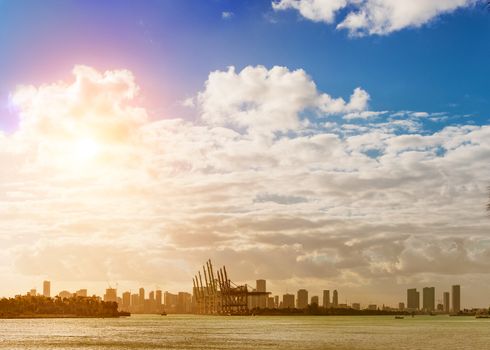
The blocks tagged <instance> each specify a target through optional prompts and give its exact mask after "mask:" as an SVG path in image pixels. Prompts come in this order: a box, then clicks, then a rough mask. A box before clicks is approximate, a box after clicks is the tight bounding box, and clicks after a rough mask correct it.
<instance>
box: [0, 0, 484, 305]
mask: <svg viewBox="0 0 490 350" xmlns="http://www.w3.org/2000/svg"><path fill="white" fill-rule="evenodd" d="M489 37H490V12H489V10H487V9H486V8H485V6H484V5H483V3H482V2H480V1H476V0H434V1H430V2H427V1H424V0H414V1H412V2H401V1H396V0H376V1H375V0H362V1H358V0H274V1H271V0H243V1H233V0H206V1H204V0H179V1H171V0H164V1H151V0H148V1H123V0H121V1H108V0H102V1H97V2H96V1H90V2H89V1H75V0H66V1H56V0H46V1H43V2H40V1H28V0H19V1H7V0H0V77H1V79H0V223H1V224H0V245H1V246H2V248H3V249H2V250H1V251H0V276H2V281H3V283H1V285H0V295H3V296H9V295H14V294H18V293H24V292H25V291H27V290H29V289H31V288H36V287H37V288H38V289H40V288H41V284H42V280H44V279H49V280H51V281H52V285H53V287H52V288H53V290H55V291H57V290H62V289H68V290H72V291H74V290H76V289H80V288H82V287H83V288H88V289H89V292H92V293H97V294H102V293H103V290H104V289H105V288H107V287H108V286H113V287H114V286H117V288H118V290H120V291H123V290H130V289H131V290H136V289H137V288H138V287H139V286H144V287H145V288H147V289H155V288H161V289H163V290H169V291H174V292H175V291H179V290H188V291H190V289H191V285H192V282H191V279H192V276H193V275H194V274H195V272H196V271H197V269H199V267H200V266H202V263H203V262H204V261H206V260H207V259H208V258H211V259H212V260H213V261H214V262H215V264H216V265H218V266H221V265H226V266H227V269H228V271H229V273H230V275H231V278H232V279H233V280H236V281H238V282H243V283H249V284H252V285H253V284H254V280H255V279H259V278H264V279H267V282H268V289H269V290H271V291H272V292H273V294H283V293H286V292H289V293H291V292H293V293H294V292H296V291H297V289H299V288H307V289H308V290H309V291H310V294H311V295H321V291H322V290H323V289H331V290H332V289H337V290H339V294H340V298H339V299H340V301H341V302H349V303H350V302H361V303H364V304H368V303H378V304H382V303H385V304H391V305H397V303H398V302H399V301H406V300H405V299H406V294H405V293H406V289H407V288H412V287H417V288H420V289H421V288H422V287H425V286H435V287H436V301H437V300H439V299H442V293H443V292H444V291H449V290H450V286H451V285H452V284H461V286H462V299H463V300H462V304H463V306H488V305H490V300H489V298H488V295H490V283H489V282H490V273H489V271H490V263H489V261H490V236H489V233H490V217H489V215H488V213H487V212H486V211H485V207H486V203H487V200H488V193H487V186H489V185H490V176H489V175H490V127H489V121H490V104H489V102H490V101H489V99H488V91H489V88H490V84H489V79H488V77H489V73H490V65H488V59H489V57H490V40H489Z"/></svg>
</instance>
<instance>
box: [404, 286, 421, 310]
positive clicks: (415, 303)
mask: <svg viewBox="0 0 490 350" xmlns="http://www.w3.org/2000/svg"><path fill="white" fill-rule="evenodd" d="M407 309H409V310H418V309H420V293H419V292H417V288H411V289H407Z"/></svg>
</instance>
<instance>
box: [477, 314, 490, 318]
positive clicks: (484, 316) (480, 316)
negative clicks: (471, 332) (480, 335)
mask: <svg viewBox="0 0 490 350" xmlns="http://www.w3.org/2000/svg"><path fill="white" fill-rule="evenodd" d="M475 318H490V315H486V314H483V315H481V314H480V315H476V316H475Z"/></svg>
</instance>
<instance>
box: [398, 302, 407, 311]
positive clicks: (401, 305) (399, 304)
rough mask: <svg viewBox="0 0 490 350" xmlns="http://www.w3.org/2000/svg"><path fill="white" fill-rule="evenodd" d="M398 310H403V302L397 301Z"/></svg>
mask: <svg viewBox="0 0 490 350" xmlns="http://www.w3.org/2000/svg"><path fill="white" fill-rule="evenodd" d="M398 310H400V311H403V310H405V303H401V302H400V303H398Z"/></svg>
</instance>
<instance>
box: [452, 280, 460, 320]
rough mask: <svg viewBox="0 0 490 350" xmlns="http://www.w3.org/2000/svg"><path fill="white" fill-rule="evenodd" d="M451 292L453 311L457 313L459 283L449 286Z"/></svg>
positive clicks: (458, 310) (458, 308)
mask: <svg viewBox="0 0 490 350" xmlns="http://www.w3.org/2000/svg"><path fill="white" fill-rule="evenodd" d="M451 293H452V295H453V309H452V310H453V313H455V314H457V313H458V312H460V311H461V287H460V286H459V285H454V286H452V288H451Z"/></svg>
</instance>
